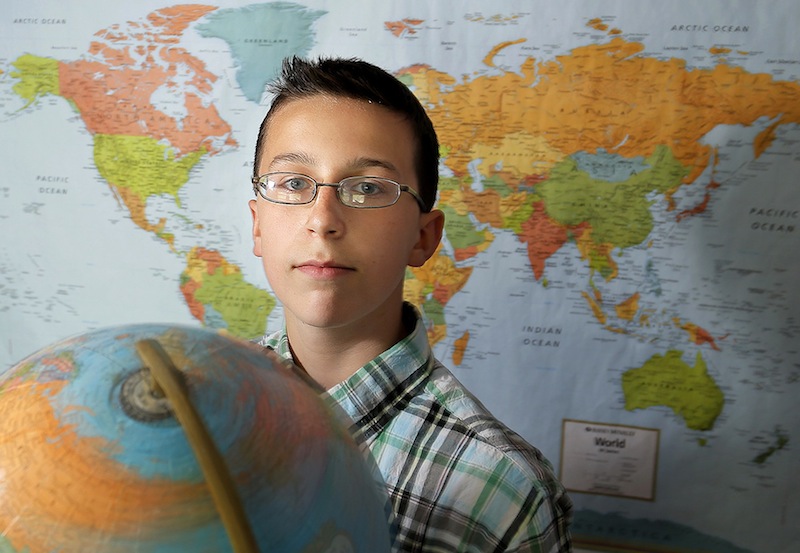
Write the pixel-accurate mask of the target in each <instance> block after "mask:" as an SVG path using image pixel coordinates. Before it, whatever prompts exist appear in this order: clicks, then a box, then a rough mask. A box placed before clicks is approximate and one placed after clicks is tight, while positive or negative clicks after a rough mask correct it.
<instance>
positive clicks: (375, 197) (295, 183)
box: [252, 171, 427, 211]
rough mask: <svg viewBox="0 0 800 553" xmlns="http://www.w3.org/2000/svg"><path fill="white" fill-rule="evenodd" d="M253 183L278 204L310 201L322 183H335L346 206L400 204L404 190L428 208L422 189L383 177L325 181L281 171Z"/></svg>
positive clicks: (255, 190) (361, 207)
mask: <svg viewBox="0 0 800 553" xmlns="http://www.w3.org/2000/svg"><path fill="white" fill-rule="evenodd" d="M252 182H253V191H254V192H255V193H256V194H258V195H260V196H261V197H262V198H264V199H265V200H267V201H268V202H272V203H276V204H285V205H303V204H310V203H311V202H313V201H314V198H316V197H317V190H318V189H319V187H320V186H333V187H334V188H336V193H337V196H338V197H339V201H340V202H342V203H343V204H344V205H346V206H347V207H355V208H359V209H373V208H377V207H389V206H390V205H394V204H395V203H397V200H398V199H399V198H400V194H401V193H403V192H408V193H409V194H411V195H412V196H413V197H414V199H415V200H417V203H418V204H419V207H420V208H421V209H422V211H427V209H426V207H425V202H424V201H423V200H422V196H420V195H419V192H417V191H416V190H414V189H413V188H411V187H410V186H406V185H405V184H399V183H397V182H395V181H393V180H390V179H384V178H382V177H369V176H365V177H347V178H346V179H342V180H340V181H339V182H337V183H326V182H317V181H315V180H314V179H312V178H311V177H309V176H308V175H301V174H300V173H286V172H282V171H281V172H276V173H266V174H264V175H261V176H260V177H254V178H253V179H252Z"/></svg>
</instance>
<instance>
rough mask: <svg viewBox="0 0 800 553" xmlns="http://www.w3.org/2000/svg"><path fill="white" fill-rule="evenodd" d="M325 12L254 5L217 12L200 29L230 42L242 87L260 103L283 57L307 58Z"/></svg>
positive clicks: (274, 4)
mask: <svg viewBox="0 0 800 553" xmlns="http://www.w3.org/2000/svg"><path fill="white" fill-rule="evenodd" d="M326 13H327V12H325V11H317V10H310V9H308V8H306V7H305V6H301V5H299V4H292V3H290V2H271V3H269V4H254V5H252V6H247V7H244V8H231V9H226V10H219V11H216V12H214V13H212V14H210V15H208V16H207V18H206V21H205V22H204V23H203V24H202V25H199V26H198V27H197V30H198V32H199V33H200V35H201V36H203V37H206V38H220V39H222V40H224V41H225V42H227V43H228V45H229V46H230V49H231V53H232V55H233V57H234V59H235V60H236V64H237V66H238V69H237V71H236V80H237V82H238V83H239V87H240V88H241V89H242V92H244V95H245V97H246V98H247V99H248V100H250V101H251V102H259V101H260V100H261V96H262V94H263V93H264V87H265V86H266V84H267V83H268V82H269V81H271V80H272V79H273V78H274V77H275V75H276V74H277V73H278V71H279V69H280V66H281V61H282V60H283V58H285V57H287V56H291V55H298V56H306V55H308V53H309V52H310V51H311V47H312V46H313V45H314V36H315V35H314V32H313V29H312V26H313V25H314V23H315V22H316V21H317V19H319V18H320V17H322V16H323V15H325V14H326Z"/></svg>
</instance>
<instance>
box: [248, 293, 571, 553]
mask: <svg viewBox="0 0 800 553" xmlns="http://www.w3.org/2000/svg"><path fill="white" fill-rule="evenodd" d="M409 307H410V306H409ZM412 309H413V308H412ZM406 314H407V315H409V314H410V315H411V316H412V317H416V325H415V328H414V331H413V332H412V333H411V334H410V335H408V336H407V337H406V338H404V339H403V340H401V341H400V342H398V343H397V344H395V345H394V346H392V347H391V348H390V349H388V350H387V351H385V352H384V353H383V354H381V355H380V356H378V357H376V358H375V359H373V360H372V361H370V362H369V363H367V364H366V365H365V366H363V367H362V368H361V369H359V370H358V371H356V373H355V374H353V375H352V376H351V377H350V378H348V379H347V380H345V381H344V382H342V383H340V384H338V385H336V386H334V387H333V388H331V389H330V390H328V391H327V392H323V393H322V397H323V399H325V400H326V401H327V402H328V403H329V404H331V406H333V407H334V408H335V409H339V410H342V409H343V410H344V411H345V412H346V413H347V415H348V416H349V417H350V419H351V420H352V426H351V427H350V430H351V432H352V433H353V434H354V436H355V438H356V440H358V441H360V442H362V443H365V444H366V445H367V446H368V447H369V449H370V450H371V451H372V455H373V456H374V458H375V460H376V462H377V464H378V467H379V469H380V472H381V473H382V475H383V478H384V480H385V482H386V486H387V488H388V490H389V496H390V499H391V502H392V506H393V509H394V514H395V517H396V521H395V522H396V524H397V528H396V530H397V537H396V542H395V550H397V551H403V552H406V551H407V552H412V551H413V552H426V553H434V552H442V553H445V552H447V553H452V552H455V551H463V552H471V553H487V552H490V551H496V552H500V551H505V552H515V553H527V552H556V551H559V552H561V551H570V550H571V542H570V537H569V532H568V524H569V521H570V518H571V511H572V503H571V501H570V499H569V498H568V496H567V495H566V493H565V491H564V489H563V487H562V486H561V484H560V483H559V482H558V481H557V480H556V478H555V476H554V475H553V472H552V470H551V466H550V463H549V462H548V461H547V460H546V459H545V458H544V457H543V456H542V454H541V453H540V452H539V451H538V450H537V449H535V448H534V447H532V446H531V445H530V444H528V443H527V442H525V441H524V440H523V439H522V438H521V437H520V436H518V435H517V434H515V433H514V432H512V431H511V430H509V429H508V428H506V427H505V426H504V425H503V424H502V423H500V422H499V421H498V420H497V419H495V418H494V417H493V416H492V415H491V414H490V413H489V412H488V411H486V409H485V408H484V407H483V406H482V405H481V404H480V402H479V401H478V400H477V399H475V397H474V396H473V395H471V394H470V393H469V392H468V391H467V390H466V389H465V388H464V387H463V386H462V385H461V384H460V383H459V382H458V381H457V380H456V379H455V377H454V376H453V375H452V373H451V372H450V371H449V370H447V369H446V368H445V367H444V366H443V365H442V364H441V363H439V361H437V360H436V359H435V358H434V357H433V353H432V351H431V348H430V344H429V343H428V337H427V334H426V332H425V328H424V326H423V324H422V321H421V319H420V317H419V314H418V313H416V311H415V310H414V311H413V312H410V310H409V309H407V313H406ZM261 344H262V345H264V346H267V347H269V348H271V349H274V350H275V351H276V352H277V353H278V354H279V355H281V356H282V357H284V358H287V359H291V352H290V350H289V342H288V338H287V336H286V333H285V331H284V332H278V333H276V334H274V335H272V336H269V337H264V338H263V339H262V340H261Z"/></svg>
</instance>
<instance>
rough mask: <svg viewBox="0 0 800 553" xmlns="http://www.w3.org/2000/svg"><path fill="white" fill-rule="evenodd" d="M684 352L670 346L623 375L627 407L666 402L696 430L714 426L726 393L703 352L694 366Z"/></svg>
mask: <svg viewBox="0 0 800 553" xmlns="http://www.w3.org/2000/svg"><path fill="white" fill-rule="evenodd" d="M682 355H683V352H681V351H678V350H670V351H668V352H667V353H666V354H664V355H663V356H662V355H654V356H653V357H651V358H650V359H649V360H647V362H645V364H644V365H642V366H641V367H639V368H637V369H631V370H629V371H627V372H625V373H624V374H623V375H622V391H623V393H624V395H625V409H628V410H629V411H633V410H635V409H647V408H648V407H656V406H660V405H663V406H666V407H669V408H670V409H672V410H673V411H674V412H675V413H676V414H677V415H679V416H680V417H682V418H683V419H684V420H685V421H686V426H687V427H689V428H691V429H693V430H710V429H711V428H712V427H713V426H714V421H716V419H717V417H718V416H719V414H720V413H721V412H722V405H723V403H724V400H725V398H724V396H723V394H722V390H720V389H719V387H718V386H717V384H716V383H715V382H714V380H713V379H712V378H711V377H710V376H709V375H708V371H707V368H706V363H705V361H704V360H703V357H702V355H700V354H699V353H698V354H697V358H696V362H695V365H694V367H692V366H689V365H688V364H686V363H685V362H684V361H683V359H682V358H681V357H682Z"/></svg>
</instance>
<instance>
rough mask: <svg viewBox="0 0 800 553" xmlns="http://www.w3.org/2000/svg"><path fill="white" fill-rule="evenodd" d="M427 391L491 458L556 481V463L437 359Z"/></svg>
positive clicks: (525, 473) (536, 477) (542, 479)
mask: <svg viewBox="0 0 800 553" xmlns="http://www.w3.org/2000/svg"><path fill="white" fill-rule="evenodd" d="M425 391H426V392H427V393H429V394H431V395H432V396H433V398H435V401H437V402H439V403H440V404H441V406H442V407H444V408H445V409H446V410H447V411H448V412H449V413H450V414H451V416H452V417H453V418H454V419H455V420H456V421H458V423H460V424H461V425H462V426H463V428H464V430H465V431H466V432H468V433H469V434H471V436H472V437H473V438H474V439H475V440H477V441H478V442H480V443H481V445H482V448H481V449H482V450H483V451H484V452H487V453H490V452H492V453H493V454H490V455H489V456H488V458H487V462H488V461H489V459H490V458H500V457H503V458H506V459H508V460H509V461H510V462H511V463H512V464H514V465H515V466H516V467H517V468H518V469H519V470H520V472H521V473H522V474H523V475H525V476H526V477H528V478H532V479H534V480H536V481H539V482H548V481H554V480H555V477H554V476H553V473H552V465H551V464H550V462H549V461H548V460H547V459H546V458H545V457H544V455H542V453H541V452H540V451H539V450H538V449H537V448H535V447H534V446H533V445H531V444H530V443H528V442H527V441H526V440H525V439H524V438H522V436H520V435H519V434H517V433H516V432H514V431H513V430H511V429H510V428H509V427H508V426H506V425H505V424H503V423H502V422H501V421H500V420H498V419H497V418H496V417H495V416H494V415H492V414H491V412H489V411H488V410H487V409H486V407H484V406H483V404H482V403H481V402H480V401H479V400H478V399H477V398H476V397H475V396H474V395H473V394H472V393H471V392H470V391H469V390H467V389H466V388H465V387H464V386H463V385H462V384H461V383H460V382H459V381H458V379H457V378H456V377H455V376H454V375H453V374H452V372H450V370H449V369H448V368H447V367H445V366H444V365H443V364H442V363H441V362H439V361H438V360H436V361H435V362H434V367H433V370H432V372H431V375H430V378H429V381H428V382H427V384H426V386H425Z"/></svg>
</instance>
